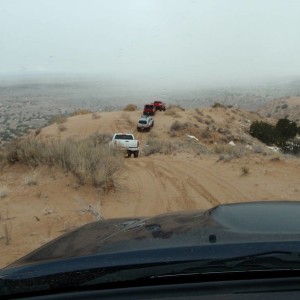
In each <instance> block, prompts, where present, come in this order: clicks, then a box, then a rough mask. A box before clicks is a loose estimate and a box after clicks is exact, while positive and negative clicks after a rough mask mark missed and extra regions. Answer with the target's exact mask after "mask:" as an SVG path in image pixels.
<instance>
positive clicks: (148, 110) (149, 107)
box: [143, 103, 156, 116]
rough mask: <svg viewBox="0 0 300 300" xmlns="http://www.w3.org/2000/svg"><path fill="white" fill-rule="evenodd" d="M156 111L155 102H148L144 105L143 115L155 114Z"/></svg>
mask: <svg viewBox="0 0 300 300" xmlns="http://www.w3.org/2000/svg"><path fill="white" fill-rule="evenodd" d="M155 112H156V109H155V106H154V104H153V103H150V104H146V105H145V106H144V110H143V115H150V116H154V114H155Z"/></svg>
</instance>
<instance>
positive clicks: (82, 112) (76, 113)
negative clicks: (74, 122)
mask: <svg viewBox="0 0 300 300" xmlns="http://www.w3.org/2000/svg"><path fill="white" fill-rule="evenodd" d="M91 113H92V111H91V110H90V109H77V110H75V111H73V112H72V113H70V116H72V117H73V116H79V115H87V114H91Z"/></svg>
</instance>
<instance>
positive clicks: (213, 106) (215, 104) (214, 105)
mask: <svg viewBox="0 0 300 300" xmlns="http://www.w3.org/2000/svg"><path fill="white" fill-rule="evenodd" d="M211 107H212V108H218V107H222V108H226V106H225V105H224V104H221V103H219V102H215V103H214V104H213V105H212V106H211Z"/></svg>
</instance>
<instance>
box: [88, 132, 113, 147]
mask: <svg viewBox="0 0 300 300" xmlns="http://www.w3.org/2000/svg"><path fill="white" fill-rule="evenodd" d="M90 139H91V141H92V142H93V144H94V145H95V146H96V145H105V144H108V143H109V142H110V141H111V139H112V135H111V134H107V133H93V134H92V135H90Z"/></svg>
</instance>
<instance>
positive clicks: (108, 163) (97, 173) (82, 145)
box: [7, 136, 124, 191]
mask: <svg viewBox="0 0 300 300" xmlns="http://www.w3.org/2000/svg"><path fill="white" fill-rule="evenodd" d="M7 159H8V161H9V162H16V161H18V162H20V163H24V164H26V165H29V166H32V167H36V166H38V165H48V166H53V165H58V166H60V167H61V168H63V169H64V170H66V171H70V172H72V173H73V174H75V176H77V178H78V179H79V182H80V183H81V184H84V183H92V184H93V185H94V186H95V187H100V188H102V189H103V190H106V191H107V190H110V189H113V188H114V186H115V183H116V179H115V177H114V174H115V173H116V172H117V171H118V170H119V169H120V168H121V166H122V164H123V161H124V160H123V157H122V156H121V155H119V154H118V152H116V151H112V150H110V149H109V147H108V145H104V144H99V143H97V142H95V137H94V136H93V137H88V138H85V139H80V140H75V139H72V138H69V139H66V140H60V139H49V140H38V139H35V138H29V137H28V138H25V139H21V140H18V141H16V142H15V145H14V147H13V148H10V153H7Z"/></svg>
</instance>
